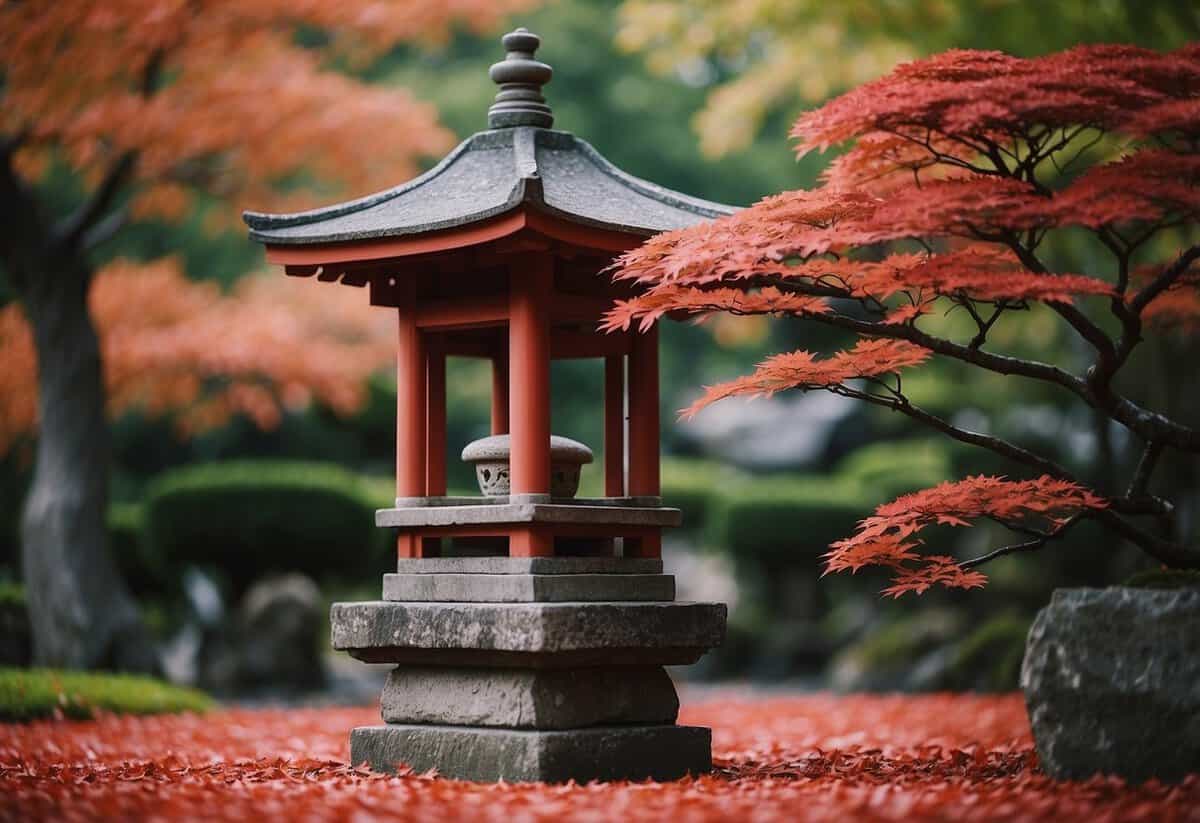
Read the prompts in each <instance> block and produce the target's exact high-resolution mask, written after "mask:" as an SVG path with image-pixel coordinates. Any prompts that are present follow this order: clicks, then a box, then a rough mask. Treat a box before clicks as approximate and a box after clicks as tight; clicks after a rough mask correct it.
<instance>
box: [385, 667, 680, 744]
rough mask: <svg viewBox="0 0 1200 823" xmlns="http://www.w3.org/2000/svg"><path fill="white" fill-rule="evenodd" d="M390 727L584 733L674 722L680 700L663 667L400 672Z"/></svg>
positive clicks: (394, 679) (389, 704)
mask: <svg viewBox="0 0 1200 823" xmlns="http://www.w3.org/2000/svg"><path fill="white" fill-rule="evenodd" d="M380 703H381V706H382V709H383V712H382V713H383V719H384V720H385V721H386V722H388V723H438V724H444V725H451V726H500V727H506V728H513V729H542V730H549V729H578V728H583V727H587V726H600V725H616V724H629V723H646V724H652V723H674V722H675V718H676V716H678V714H679V698H678V696H677V695H676V694H675V686H674V684H673V683H671V678H670V677H668V676H667V673H666V671H665V670H664V669H663V668H662V667H661V666H652V667H611V668H585V669H479V668H449V667H427V666H423V667H407V666H406V667H402V668H398V669H396V670H395V671H393V672H392V673H391V675H390V676H389V677H388V681H387V685H386V686H384V688H383V698H382V700H381V701H380Z"/></svg>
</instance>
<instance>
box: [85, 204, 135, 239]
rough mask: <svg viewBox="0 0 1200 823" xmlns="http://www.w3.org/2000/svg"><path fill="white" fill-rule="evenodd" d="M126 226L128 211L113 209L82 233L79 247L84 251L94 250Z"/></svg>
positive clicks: (125, 209) (123, 208)
mask: <svg viewBox="0 0 1200 823" xmlns="http://www.w3.org/2000/svg"><path fill="white" fill-rule="evenodd" d="M127 225H129V209H127V208H125V207H121V208H118V209H115V210H114V211H111V212H109V213H108V215H107V216H105V217H104V218H102V219H100V220H98V221H96V223H95V224H94V225H93V226H92V227H91V228H90V229H88V230H87V231H86V232H84V234H83V237H82V238H80V241H79V245H80V246H81V247H82V248H84V249H94V248H96V246H99V245H100V244H101V243H106V242H108V241H109V240H111V239H112V238H113V237H114V236H115V235H116V233H117V232H119V231H120V230H121V229H123V228H125V227H126V226H127Z"/></svg>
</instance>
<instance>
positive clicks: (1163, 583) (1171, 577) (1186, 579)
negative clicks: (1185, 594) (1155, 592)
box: [1124, 569, 1200, 589]
mask: <svg viewBox="0 0 1200 823" xmlns="http://www.w3.org/2000/svg"><path fill="white" fill-rule="evenodd" d="M1124 585H1126V586H1129V587H1130V588H1134V589H1195V588H1200V571H1197V570H1196V569H1149V570H1147V571H1144V572H1138V573H1137V574H1135V575H1133V576H1132V577H1130V578H1129V579H1128V580H1126V581H1125V583H1124Z"/></svg>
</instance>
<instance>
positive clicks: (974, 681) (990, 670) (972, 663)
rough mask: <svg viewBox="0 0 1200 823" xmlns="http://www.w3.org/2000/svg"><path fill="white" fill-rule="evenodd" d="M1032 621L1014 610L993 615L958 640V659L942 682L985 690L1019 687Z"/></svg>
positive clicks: (943, 685) (948, 687) (946, 684)
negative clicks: (1013, 613)
mask: <svg viewBox="0 0 1200 823" xmlns="http://www.w3.org/2000/svg"><path fill="white" fill-rule="evenodd" d="M1029 625H1030V620H1029V618H1027V617H1020V616H1017V615H1012V614H1001V615H997V616H995V617H993V618H991V619H989V620H988V621H987V622H985V623H984V624H983V625H981V626H980V627H979V628H977V629H975V631H973V632H971V634H970V635H968V636H967V637H966V638H965V639H964V640H963V641H962V642H961V643H959V644H958V649H957V651H956V653H955V656H954V661H953V663H951V665H950V667H949V669H947V671H946V674H945V680H944V682H943V683H942V684H940V685H941V686H942V687H944V688H947V689H955V690H959V689H973V690H975V691H984V692H1006V691H1012V690H1013V689H1016V688H1017V687H1018V686H1019V685H1020V680H1021V661H1022V660H1023V659H1024V658H1025V638H1026V636H1028V634H1029Z"/></svg>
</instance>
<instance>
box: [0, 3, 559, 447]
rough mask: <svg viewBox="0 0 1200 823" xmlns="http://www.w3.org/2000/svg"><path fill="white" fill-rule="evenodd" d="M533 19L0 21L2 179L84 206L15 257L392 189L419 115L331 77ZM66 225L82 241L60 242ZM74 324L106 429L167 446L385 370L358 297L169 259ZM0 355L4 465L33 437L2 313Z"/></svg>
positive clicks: (421, 129) (408, 96)
mask: <svg viewBox="0 0 1200 823" xmlns="http://www.w3.org/2000/svg"><path fill="white" fill-rule="evenodd" d="M535 3H536V0H444V1H443V2H437V3H429V2H423V0H336V1H335V0H287V2H284V1H283V0H254V1H253V2H237V0H210V1H209V2H205V3H201V4H196V3H187V2H178V1H177V0H165V1H164V0H105V2H99V1H98V0H57V1H56V2H54V3H41V2H33V3H0V73H2V74H3V78H4V81H3V86H2V88H0V101H2V102H0V144H5V143H6V141H12V145H14V146H15V147H16V148H15V154H14V155H13V156H12V157H11V160H10V159H9V158H8V157H7V156H4V157H3V159H4V160H5V161H9V162H11V164H12V168H13V169H14V170H15V172H16V173H17V174H18V175H19V176H20V177H21V178H23V182H24V184H26V190H27V191H28V192H37V191H38V189H37V185H38V182H39V181H40V180H41V178H42V176H43V174H44V173H45V171H46V170H47V169H48V168H49V167H50V164H51V163H54V164H57V168H59V169H60V170H61V169H64V168H65V169H66V170H68V171H69V172H70V173H72V174H73V175H74V176H75V177H76V178H77V180H78V182H79V183H80V188H82V189H84V190H86V191H87V195H88V197H89V198H95V202H96V203H97V204H99V205H98V206H97V211H96V212H95V213H89V212H88V208H87V204H86V201H85V205H84V206H82V207H81V208H80V209H79V211H78V212H76V214H74V215H68V216H67V217H64V218H63V219H62V220H59V221H56V222H55V223H54V224H49V222H47V231H46V235H47V236H46V238H44V239H39V238H32V239H31V242H30V245H31V246H33V247H34V248H45V249H52V250H53V249H54V248H55V247H56V245H57V246H58V247H59V248H60V249H62V253H63V254H64V256H67V257H70V256H71V255H73V254H78V255H80V256H81V257H84V258H85V259H86V257H87V255H88V254H89V253H90V252H91V251H92V250H93V248H94V247H95V246H96V245H97V243H99V242H103V240H97V239H95V238H94V237H93V236H92V235H90V234H89V233H85V232H84V229H85V228H86V229H88V230H91V229H96V228H99V229H105V231H104V235H105V237H104V239H107V237H109V236H111V234H112V231H114V230H119V228H120V227H123V226H125V225H127V224H129V223H130V222H137V221H144V220H148V219H157V220H163V221H167V222H178V221H180V220H182V219H184V218H186V217H188V216H190V215H191V214H193V213H194V211H195V210H196V208H197V207H198V205H202V206H203V207H204V208H205V209H207V210H208V214H209V215H210V216H211V217H212V218H213V219H212V220H211V221H210V222H211V223H212V227H213V228H215V229H224V228H235V227H236V229H237V230H238V231H240V230H241V224H240V221H238V219H237V216H238V214H239V213H240V211H241V209H242V208H244V207H246V206H250V205H253V206H254V207H256V208H264V207H265V208H272V209H276V210H291V209H295V208H299V207H304V206H305V205H310V204H312V203H313V202H314V201H316V200H318V199H320V200H324V199H328V197H329V196H331V194H333V193H334V192H336V193H337V194H340V195H342V196H349V195H356V194H361V193H364V192H368V191H373V190H378V189H379V188H382V187H383V186H385V185H390V184H394V183H396V182H399V181H402V180H404V179H407V178H409V177H411V176H413V175H414V174H415V173H416V172H418V171H419V170H420V168H421V161H422V159H423V158H431V157H434V156H436V155H439V154H441V153H442V152H444V151H445V150H446V149H447V148H449V147H450V146H451V145H452V142H453V135H452V134H451V133H450V132H449V131H448V130H447V129H446V128H444V127H443V126H441V125H440V124H439V123H438V119H437V112H436V109H435V108H434V107H433V106H432V105H431V104H429V103H425V102H422V101H421V100H419V99H418V98H417V96H416V95H414V94H413V93H411V92H409V91H408V90H406V89H403V88H397V87H394V86H379V85H371V84H367V83H364V82H362V81H361V80H359V79H357V78H355V77H354V76H353V75H352V74H349V73H346V71H345V68H346V66H350V67H357V66H361V65H365V64H367V63H368V62H369V61H370V60H371V59H373V58H375V57H378V56H380V55H382V54H385V53H386V52H388V51H389V50H391V49H393V48H395V47H396V46H398V45H400V44H405V43H417V44H429V43H436V42H438V41H442V40H445V39H446V38H447V37H448V36H449V35H450V33H451V31H452V29H453V27H454V26H456V25H466V26H469V27H471V28H473V29H476V30H485V29H490V28H492V27H494V26H496V25H498V24H499V23H500V22H502V20H503V18H504V17H505V16H506V15H507V14H509V13H511V12H513V11H515V10H519V9H524V8H528V7H531V6H533V5H535ZM302 35H303V42H304V45H302V44H301V39H300V38H301V36H302ZM0 154H3V153H2V152H0ZM106 192H107V194H106ZM213 204H215V206H216V208H215V209H213V208H210V207H211V206H212V205H213ZM47 211H48V210H47ZM76 215H78V216H80V218H81V219H83V218H86V219H87V221H88V223H87V224H86V225H84V224H81V226H80V228H79V231H78V232H72V230H71V229H70V226H71V223H72V221H73V219H74V218H75V217H76ZM46 216H47V218H49V217H53V216H54V215H50V214H47V215H46ZM114 227H115V228H114ZM16 245H18V244H16V243H12V244H5V243H0V251H2V252H4V253H5V254H8V253H10V252H9V248H10V246H13V247H15V246H16ZM22 254H24V253H23V252H14V253H13V257H14V258H17V257H20V256H21V255H22ZM49 257H50V260H49V262H46V261H39V262H40V263H41V265H43V266H45V267H46V268H47V269H48V270H47V271H44V272H41V271H39V272H36V273H35V274H34V275H27V279H30V280H31V281H32V280H34V279H37V278H38V277H40V278H41V279H42V280H50V279H51V276H57V275H58V274H59V273H60V272H61V271H62V270H66V269H69V268H70V267H68V266H63V265H61V263H59V261H56V260H54V259H53V254H51V255H49ZM6 262H7V261H6ZM35 267H36V266H35ZM87 267H88V268H90V261H88V263H87ZM15 268H16V267H14V271H15ZM9 273H10V274H12V273H13V272H9ZM204 274H214V273H211V272H205V273H204ZM14 277H15V275H14ZM19 285H20V284H18V286H19ZM26 288H28V287H26ZM62 291H63V292H69V291H70V289H69V287H65V288H63V289H62ZM16 292H17V295H18V298H20V297H21V294H22V289H21V288H20V287H18V288H17V289H16ZM89 305H90V308H91V311H92V312H93V313H94V314H93V320H94V323H95V325H97V326H98V327H99V328H98V330H99V334H100V336H101V338H102V343H101V346H102V355H103V358H102V359H103V365H104V369H105V385H106V389H107V391H108V394H109V397H108V406H109V410H110V411H111V412H114V413H116V412H120V411H123V410H126V409H130V408H135V407H136V408H140V409H142V410H144V411H146V412H148V413H152V414H159V413H165V412H168V411H175V410H179V411H181V413H182V414H181V416H180V418H179V421H180V425H181V428H182V430H183V431H185V432H190V431H193V430H196V429H198V428H203V427H207V426H212V425H216V424H218V423H221V422H223V421H225V420H226V419H228V417H229V416H230V415H231V414H233V413H242V414H246V415H248V416H249V417H250V418H251V419H252V420H254V421H255V422H256V423H257V424H259V425H261V426H269V425H273V424H274V423H275V422H276V421H277V420H278V417H279V415H280V412H281V410H282V409H283V408H285V407H294V406H297V405H300V404H302V403H303V402H305V401H306V400H307V399H308V398H309V397H313V398H316V399H317V400H319V401H320V402H323V403H326V404H328V405H329V406H331V407H332V408H334V409H335V410H337V411H340V412H348V411H351V410H352V409H354V408H355V407H356V406H357V405H358V404H359V402H360V401H361V399H362V397H363V393H364V392H363V386H362V381H363V380H364V379H365V378H366V376H367V375H368V374H370V372H371V371H372V370H374V369H376V368H378V367H379V366H380V365H382V364H384V363H386V362H387V360H388V358H389V357H390V354H391V351H390V349H391V346H390V345H389V344H387V343H386V342H385V341H386V340H387V339H388V335H387V330H386V322H384V323H383V327H382V328H381V327H380V325H379V321H381V320H383V318H380V317H374V318H373V317H372V316H371V315H370V312H369V309H368V308H367V306H366V299H365V297H364V296H363V295H361V294H357V295H356V294H349V295H343V294H337V295H322V296H317V295H316V294H315V293H314V292H313V290H312V289H311V288H305V284H296V283H292V282H287V281H285V280H284V279H283V278H278V276H276V277H275V278H274V279H272V280H267V279H265V278H261V277H255V278H251V279H248V280H246V281H245V282H244V283H241V284H239V286H238V287H237V288H236V289H234V290H233V291H232V292H231V293H230V294H227V295H222V294H220V293H219V291H218V290H217V288H216V287H215V286H213V285H201V284H198V283H195V282H191V281H189V280H188V279H187V278H186V277H185V276H184V275H183V273H182V272H181V271H180V270H179V266H178V263H177V262H176V261H174V260H159V261H155V262H150V263H144V264H143V263H138V262H135V261H132V260H120V261H117V262H115V263H112V264H110V265H108V266H106V267H104V268H103V269H102V270H101V271H100V272H99V273H98V274H97V275H96V277H95V279H94V283H93V284H92V285H91V286H90V290H89ZM380 335H382V336H380ZM0 353H2V354H0V453H3V451H4V450H5V449H6V448H8V447H9V446H11V444H12V443H13V442H14V440H15V439H16V438H17V437H18V436H21V435H23V434H26V433H29V432H30V431H31V430H32V429H33V428H34V426H35V424H36V419H35V418H36V391H37V389H36V386H37V382H36V376H35V372H36V369H35V366H36V361H35V359H34V351H33V344H32V340H31V337H30V334H29V331H28V328H27V327H26V325H25V320H24V316H23V314H22V309H21V308H19V307H18V305H16V304H14V305H10V306H7V307H5V308H3V309H0Z"/></svg>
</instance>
